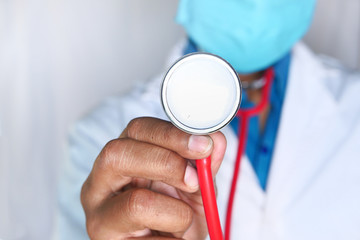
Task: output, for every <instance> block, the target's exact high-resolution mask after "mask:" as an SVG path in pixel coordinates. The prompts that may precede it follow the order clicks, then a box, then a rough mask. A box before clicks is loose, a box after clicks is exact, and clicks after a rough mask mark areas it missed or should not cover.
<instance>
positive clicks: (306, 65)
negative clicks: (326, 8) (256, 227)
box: [265, 44, 338, 213]
mask: <svg viewBox="0 0 360 240" xmlns="http://www.w3.org/2000/svg"><path fill="white" fill-rule="evenodd" d="M325 74H326V72H325V70H324V68H323V67H322V65H321V63H320V62H319V61H318V60H317V58H316V57H315V56H314V55H313V54H312V53H311V52H310V51H309V50H308V49H307V48H306V47H305V46H304V45H302V44H299V45H297V46H296V47H295V48H294V51H293V58H292V64H291V68H290V73H289V80H288V86H287V92H286V97H285V101H284V104H283V110H282V117H281V122H280V127H279V130H278V135H277V140H276V145H275V150H274V155H273V161H272V165H271V169H270V175H269V179H268V185H267V201H266V205H267V207H266V208H265V209H267V211H269V212H270V213H271V212H272V211H273V212H274V213H275V211H279V210H280V209H282V210H285V209H287V208H289V207H291V205H292V204H293V203H294V202H295V201H296V200H297V199H299V198H301V195H302V194H304V193H305V192H306V191H307V189H308V188H309V187H310V185H311V183H312V182H313V181H315V180H316V177H317V175H318V174H319V172H321V168H324V167H325V166H326V164H327V162H326V161H328V160H329V157H328V153H329V148H331V147H335V146H336V144H337V141H336V140H334V141H332V144H330V145H328V141H324V136H323V133H324V132H326V131H331V126H333V124H336V122H337V121H338V119H337V117H336V116H337V115H338V114H335V113H336V104H335V101H334V99H333V98H332V97H331V95H330V94H329V92H328V90H327V88H326V87H325V85H324V82H323V81H324V79H325ZM324 130H325V131H324ZM332 145H334V146H332Z"/></svg>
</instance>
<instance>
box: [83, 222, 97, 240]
mask: <svg viewBox="0 0 360 240" xmlns="http://www.w3.org/2000/svg"><path fill="white" fill-rule="evenodd" d="M99 228H100V223H99V221H98V220H97V218H86V231H87V234H88V235H89V237H90V239H91V240H97V239H100V237H99V236H98V233H99Z"/></svg>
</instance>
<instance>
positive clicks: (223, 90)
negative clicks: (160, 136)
mask: <svg viewBox="0 0 360 240" xmlns="http://www.w3.org/2000/svg"><path fill="white" fill-rule="evenodd" d="M240 101H241V85H240V82H239V78H238V76H237V73H236V72H235V70H234V69H233V68H232V67H231V66H230V65H229V63H227V62H226V61H225V60H223V59H221V58H219V57H217V56H215V55H212V54H206V53H195V54H190V55H187V56H185V57H183V58H181V59H180V60H179V61H177V62H176V63H175V64H174V65H173V66H172V67H171V68H170V70H169V71H168V72H167V74H166V75H165V77H164V82H163V86H162V102H163V106H164V109H165V111H166V113H167V115H168V116H169V118H170V120H171V121H172V122H173V123H174V124H175V125H176V126H177V127H179V128H180V129H182V130H184V131H186V132H189V133H192V134H206V133H211V132H215V131H217V130H219V129H220V128H222V127H224V126H225V125H226V124H227V123H229V122H230V121H231V119H232V118H233V117H234V116H235V114H236V112H237V110H238V108H239V106H240Z"/></svg>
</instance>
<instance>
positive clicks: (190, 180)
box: [184, 165, 199, 189]
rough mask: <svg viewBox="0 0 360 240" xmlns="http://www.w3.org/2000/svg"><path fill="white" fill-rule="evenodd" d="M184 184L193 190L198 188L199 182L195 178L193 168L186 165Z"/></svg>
mask: <svg viewBox="0 0 360 240" xmlns="http://www.w3.org/2000/svg"><path fill="white" fill-rule="evenodd" d="M184 182H185V184H186V185H187V186H188V187H190V188H192V189H195V188H197V187H198V186H199V180H198V177H197V173H196V170H195V168H193V167H191V166H190V165H187V167H186V170H185V176H184Z"/></svg>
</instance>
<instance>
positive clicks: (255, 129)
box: [184, 40, 291, 191]
mask: <svg viewBox="0 0 360 240" xmlns="http://www.w3.org/2000/svg"><path fill="white" fill-rule="evenodd" d="M192 52H197V48H196V45H195V43H194V42H193V41H191V40H189V41H188V44H187V46H186V47H185V49H184V54H189V53H192ZM290 61H291V54H290V53H288V54H287V55H286V56H284V57H283V58H282V59H281V60H280V61H278V62H277V63H275V64H274V65H273V67H274V71H275V79H274V81H273V85H272V88H271V94H270V112H269V115H268V118H267V122H266V125H265V127H264V129H263V131H261V130H260V128H259V117H257V116H254V117H251V118H250V121H249V131H248V137H247V142H246V155H247V156H248V158H249V160H250V162H251V164H252V167H253V168H254V171H255V173H256V175H257V177H258V180H259V184H260V186H261V188H262V189H263V190H264V191H265V190H266V183H267V179H268V175H269V170H270V165H271V159H272V155H273V152H274V147H275V141H276V135H277V131H278V127H279V122H280V116H281V109H282V105H283V102H284V98H285V92H286V84H287V79H288V74H289V67H290ZM254 106H255V104H254V103H252V102H250V101H249V100H248V98H247V94H246V92H245V91H244V92H243V98H242V102H241V108H251V107H254ZM230 125H231V126H232V128H233V129H234V131H235V132H236V133H238V126H239V119H238V118H235V119H234V120H233V121H231V123H230Z"/></svg>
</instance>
